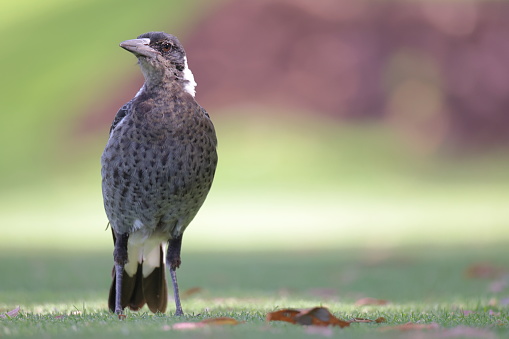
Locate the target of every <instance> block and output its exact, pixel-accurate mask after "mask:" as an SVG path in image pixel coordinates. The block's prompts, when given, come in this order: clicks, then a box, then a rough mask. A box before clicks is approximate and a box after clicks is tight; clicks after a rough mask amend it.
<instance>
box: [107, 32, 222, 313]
mask: <svg viewBox="0 0 509 339" xmlns="http://www.w3.org/2000/svg"><path fill="white" fill-rule="evenodd" d="M120 47H122V48H123V49H125V50H127V51H129V52H131V53H132V54H134V56H136V58H137V59H138V64H139V66H140V69H141V72H142V73H143V76H144V80H145V81H144V83H143V85H142V87H141V88H140V90H139V91H138V93H137V94H136V95H135V96H134V98H133V99H131V100H130V101H129V102H127V103H126V104H125V105H123V106H122V107H121V108H120V109H119V110H118V112H117V114H116V115H115V118H114V119H113V123H112V125H111V128H110V132H109V138H108V141H107V143H106V146H105V148H104V152H103V153H102V156H101V176H102V194H103V201H104V209H105V212H106V216H107V218H108V221H109V225H110V226H111V230H112V234H113V243H114V250H113V260H114V267H113V272H112V277H113V281H112V283H111V287H110V292H109V298H108V308H109V309H110V311H111V312H114V313H116V314H117V315H118V316H119V318H120V317H121V316H123V317H125V315H124V309H125V308H126V307H128V308H130V309H131V310H134V311H136V310H139V309H140V308H142V307H143V306H144V305H145V304H147V306H148V308H149V310H150V311H151V312H153V313H157V312H161V313H164V312H166V308H167V303H168V287H167V281H166V273H165V272H166V269H165V266H167V267H168V269H169V272H170V276H171V281H172V285H173V293H174V300H175V315H176V316H181V315H183V314H184V313H183V310H182V305H181V302H180V296H179V289H178V283H177V275H176V269H177V268H178V267H179V266H180V264H181V256H180V254H181V245H182V236H183V233H184V231H185V230H186V228H187V226H188V225H189V223H190V222H191V221H192V220H193V218H194V217H195V215H196V214H197V212H198V210H199V209H200V208H201V206H202V204H203V203H204V201H205V198H206V197H207V195H208V192H209V190H210V188H211V185H212V182H213V179H214V175H215V171H216V166H217V161H218V156H217V151H216V148H217V138H216V133H215V129H214V125H213V124H212V121H211V119H210V116H209V114H208V113H207V111H206V110H205V109H204V108H202V107H201V106H200V105H199V104H198V103H197V102H196V100H195V86H196V82H195V80H194V76H193V73H192V72H191V70H190V69H189V67H188V64H187V57H186V53H185V51H184V48H183V46H182V44H181V43H180V41H179V40H178V39H177V37H175V36H173V35H171V34H168V33H165V32H149V33H145V34H142V35H140V36H138V37H137V38H136V39H131V40H126V41H123V42H121V43H120Z"/></svg>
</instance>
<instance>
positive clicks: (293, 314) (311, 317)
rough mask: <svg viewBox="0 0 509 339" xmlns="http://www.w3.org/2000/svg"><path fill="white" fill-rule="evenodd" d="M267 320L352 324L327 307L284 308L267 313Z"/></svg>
mask: <svg viewBox="0 0 509 339" xmlns="http://www.w3.org/2000/svg"><path fill="white" fill-rule="evenodd" d="M266 319H267V321H285V322H289V323H292V324H299V325H312V326H339V327H341V328H343V327H347V326H350V323H349V322H348V321H344V320H341V319H338V318H336V317H335V316H334V315H333V314H332V313H330V311H329V310H328V309H327V308H325V307H314V308H308V309H284V310H279V311H275V312H270V313H268V314H267V318H266Z"/></svg>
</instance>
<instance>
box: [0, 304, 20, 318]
mask: <svg viewBox="0 0 509 339" xmlns="http://www.w3.org/2000/svg"><path fill="white" fill-rule="evenodd" d="M19 310H20V308H19V306H18V307H16V308H15V309H13V310H10V311H9V312H7V313H5V314H0V318H4V319H5V318H14V317H17V316H18V314H19Z"/></svg>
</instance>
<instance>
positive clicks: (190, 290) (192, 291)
mask: <svg viewBox="0 0 509 339" xmlns="http://www.w3.org/2000/svg"><path fill="white" fill-rule="evenodd" d="M202 291H203V289H202V288H201V287H191V288H188V289H187V290H185V291H183V292H182V293H180V298H181V299H185V298H189V297H190V296H192V295H193V294H198V293H200V292H202Z"/></svg>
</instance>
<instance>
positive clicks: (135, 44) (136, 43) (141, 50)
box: [120, 39, 159, 58]
mask: <svg viewBox="0 0 509 339" xmlns="http://www.w3.org/2000/svg"><path fill="white" fill-rule="evenodd" d="M149 44H150V39H132V40H126V41H123V42H121V43H120V47H122V48H123V49H125V50H128V51H129V52H131V53H133V54H134V55H136V56H145V57H149V58H155V56H156V55H157V54H158V53H159V52H157V51H156V50H155V49H153V48H152V47H150V46H149Z"/></svg>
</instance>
